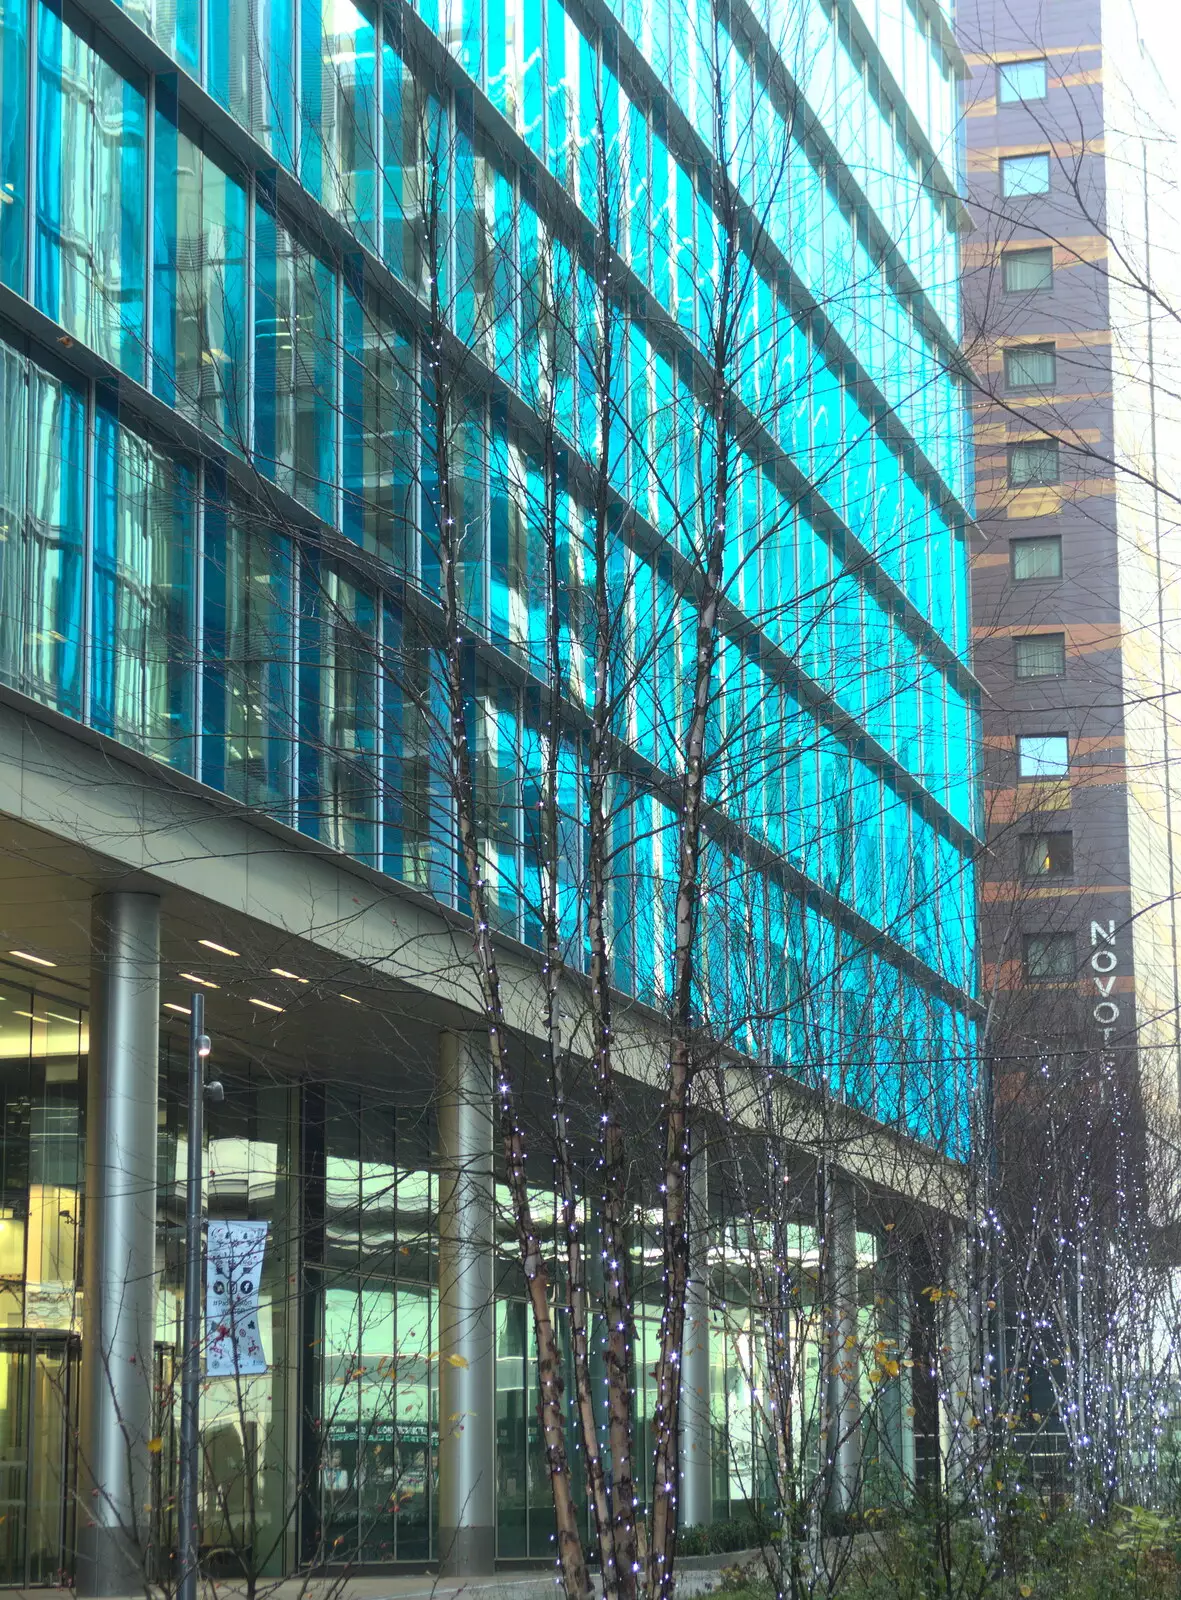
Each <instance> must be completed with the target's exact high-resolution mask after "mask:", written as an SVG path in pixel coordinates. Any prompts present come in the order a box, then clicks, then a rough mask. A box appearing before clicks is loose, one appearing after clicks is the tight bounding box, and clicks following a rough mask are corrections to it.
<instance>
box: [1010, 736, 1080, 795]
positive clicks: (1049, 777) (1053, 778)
mask: <svg viewBox="0 0 1181 1600" xmlns="http://www.w3.org/2000/svg"><path fill="white" fill-rule="evenodd" d="M1034 739H1040V740H1042V741H1043V742H1044V741H1045V740H1047V739H1061V740H1062V743H1063V744H1064V745H1065V746H1066V761H1065V763H1064V764H1063V767H1062V770H1061V771H1060V772H1025V771H1023V770H1022V769H1023V762H1022V752H1021V746H1022V745H1023V744H1024V743H1025V742H1026V741H1027V740H1029V741H1032V740H1034ZM1069 777H1070V735H1069V734H1068V733H1019V734H1018V735H1017V781H1018V782H1019V783H1045V782H1047V781H1049V782H1060V781H1061V780H1062V779H1064V778H1069Z"/></svg>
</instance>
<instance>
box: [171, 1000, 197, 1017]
mask: <svg viewBox="0 0 1181 1600" xmlns="http://www.w3.org/2000/svg"><path fill="white" fill-rule="evenodd" d="M164 1009H165V1011H175V1012H176V1014H177V1016H178V1017H191V1016H192V1014H193V1013H192V1012H191V1011H190V1010H189V1008H188V1006H178V1005H177V1003H176V1001H175V1000H165V1002H164Z"/></svg>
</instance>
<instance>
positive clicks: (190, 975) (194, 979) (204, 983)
mask: <svg viewBox="0 0 1181 1600" xmlns="http://www.w3.org/2000/svg"><path fill="white" fill-rule="evenodd" d="M181 977H182V978H184V979H186V980H187V981H188V982H189V983H199V984H200V985H201V987H202V989H220V988H221V985H220V984H219V983H214V981H213V979H212V978H201V977H198V976H197V974H196V973H195V972H182V973H181Z"/></svg>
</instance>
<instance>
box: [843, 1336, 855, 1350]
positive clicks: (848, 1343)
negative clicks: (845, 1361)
mask: <svg viewBox="0 0 1181 1600" xmlns="http://www.w3.org/2000/svg"><path fill="white" fill-rule="evenodd" d="M856 1348H857V1335H856V1334H855V1333H851V1334H849V1335H848V1336H847V1338H846V1339H845V1349H846V1350H856Z"/></svg>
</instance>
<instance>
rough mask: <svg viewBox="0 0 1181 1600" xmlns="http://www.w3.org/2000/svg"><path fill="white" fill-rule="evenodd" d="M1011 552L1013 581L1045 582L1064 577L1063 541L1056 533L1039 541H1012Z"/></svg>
mask: <svg viewBox="0 0 1181 1600" xmlns="http://www.w3.org/2000/svg"><path fill="white" fill-rule="evenodd" d="M1009 550H1010V552H1011V555H1012V562H1013V581H1014V582H1015V583H1031V582H1036V581H1037V580H1038V579H1041V580H1042V581H1043V582H1044V581H1047V580H1053V579H1055V578H1060V577H1061V576H1062V540H1061V538H1060V537H1059V536H1058V534H1056V533H1052V534H1047V535H1046V536H1045V537H1044V538H1039V539H1012V540H1010V542H1009Z"/></svg>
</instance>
